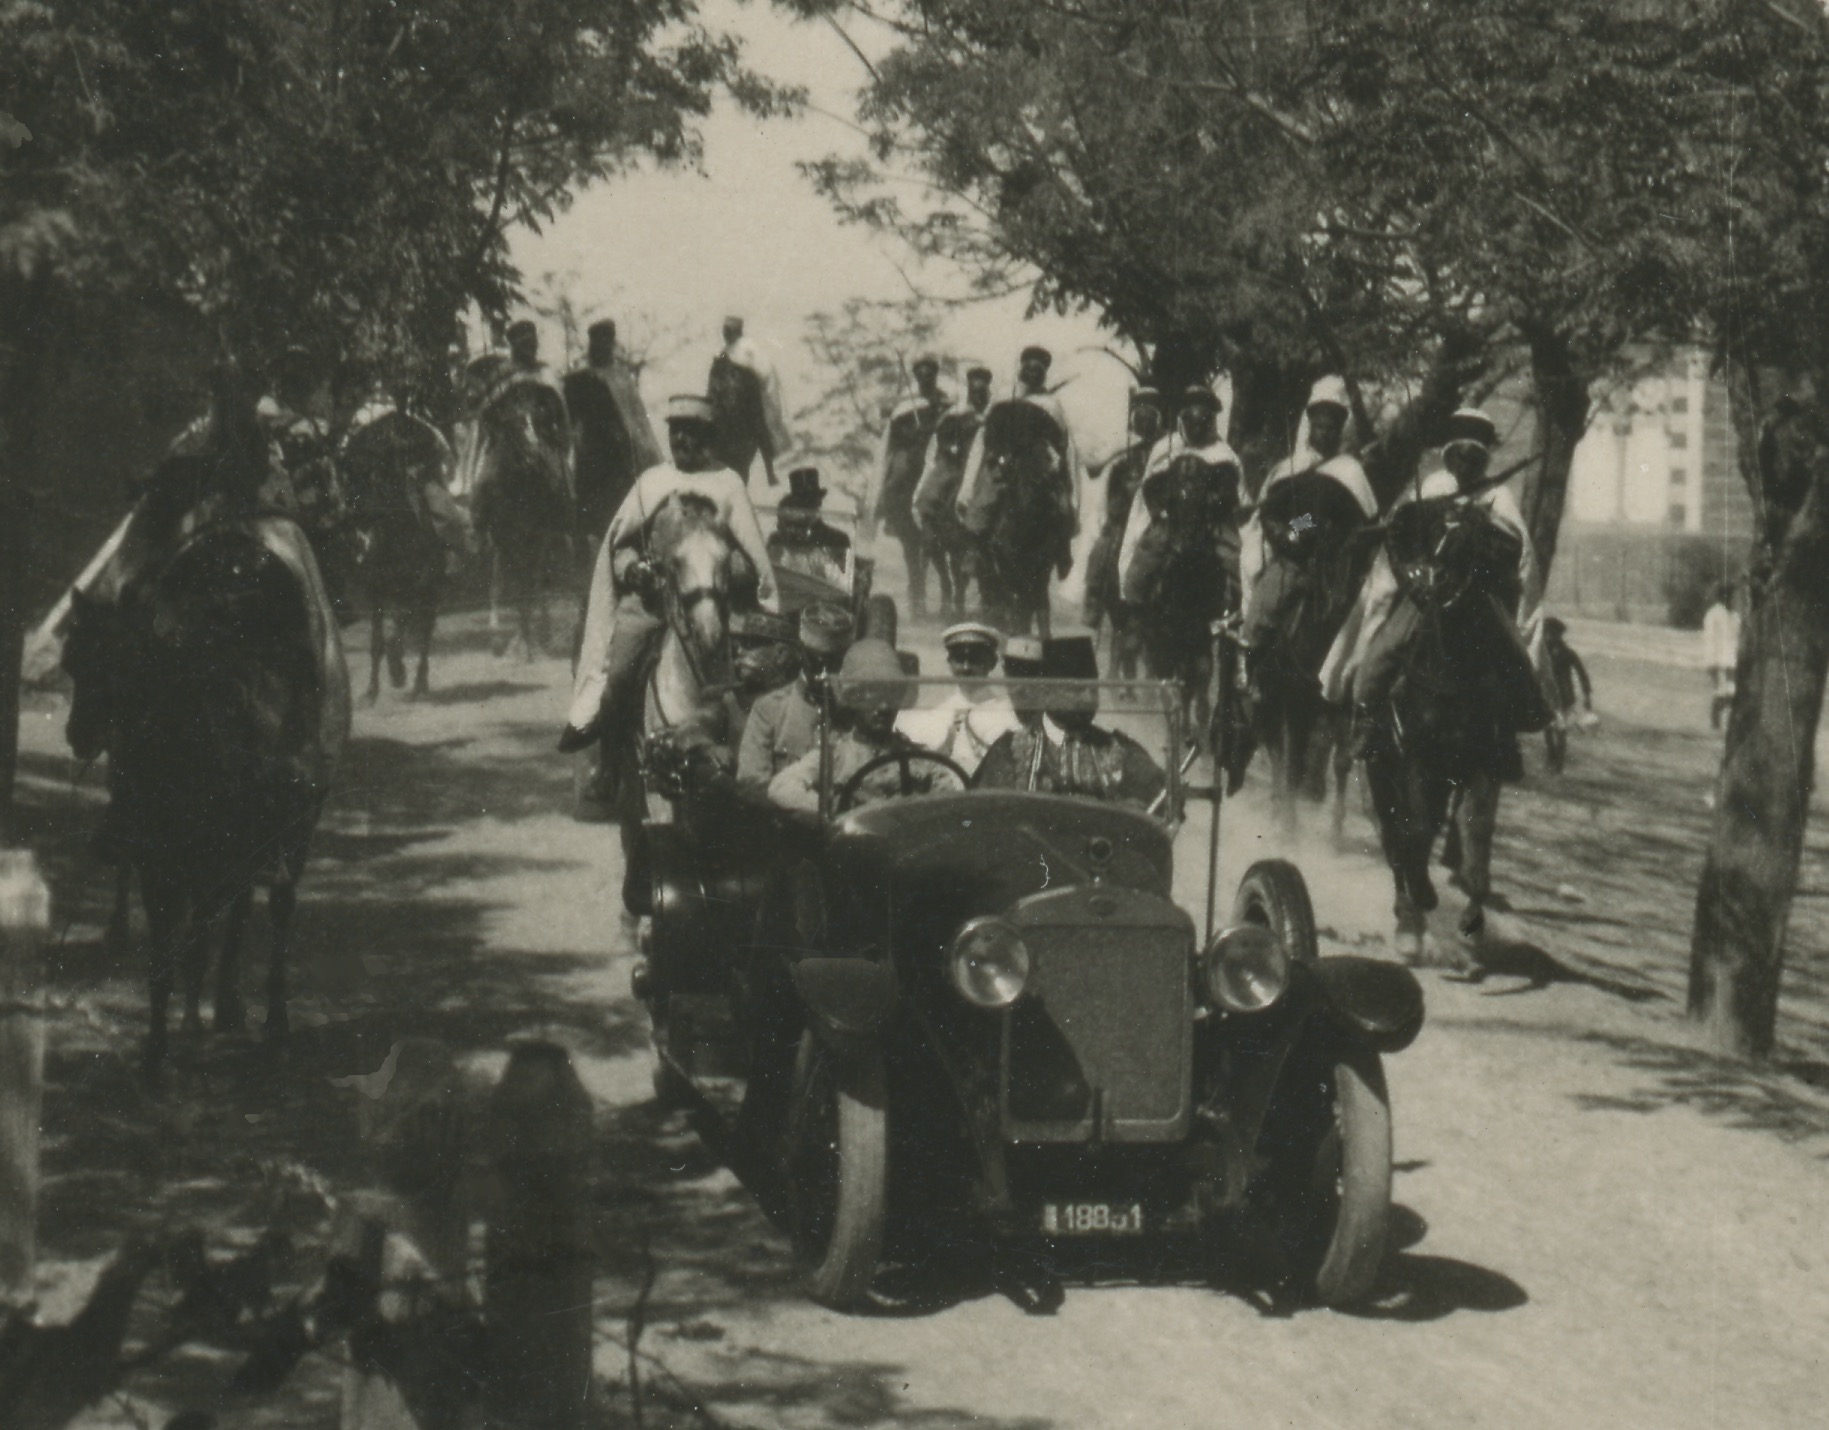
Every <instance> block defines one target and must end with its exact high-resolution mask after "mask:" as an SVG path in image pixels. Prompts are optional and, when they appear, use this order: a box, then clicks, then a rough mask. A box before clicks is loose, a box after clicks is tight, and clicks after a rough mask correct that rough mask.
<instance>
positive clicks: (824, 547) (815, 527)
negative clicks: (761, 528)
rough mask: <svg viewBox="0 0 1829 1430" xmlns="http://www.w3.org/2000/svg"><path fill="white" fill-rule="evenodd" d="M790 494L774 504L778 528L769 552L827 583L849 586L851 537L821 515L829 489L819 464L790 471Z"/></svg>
mask: <svg viewBox="0 0 1829 1430" xmlns="http://www.w3.org/2000/svg"><path fill="white" fill-rule="evenodd" d="M787 485H788V494H787V495H786V496H784V497H783V498H782V499H781V501H780V503H779V504H778V505H777V506H776V508H775V530H774V534H773V535H771V536H770V537H769V539H768V552H769V556H770V557H771V558H772V559H773V560H774V561H775V562H776V563H777V564H779V565H782V566H786V567H788V568H789V569H791V570H796V571H800V572H802V573H804V574H806V575H809V576H816V577H818V578H819V579H820V580H821V581H824V582H826V583H827V584H828V585H832V586H841V587H848V585H849V581H850V570H849V568H850V561H851V538H850V537H849V536H847V535H845V533H844V532H842V531H840V530H839V529H838V528H837V527H835V526H833V525H831V524H830V523H829V522H826V521H824V520H822V519H821V517H820V515H819V512H820V508H821V507H822V506H824V505H825V500H826V489H825V487H824V486H822V485H821V484H820V481H819V468H818V467H796V468H794V470H793V471H791V472H789V473H788V474H787Z"/></svg>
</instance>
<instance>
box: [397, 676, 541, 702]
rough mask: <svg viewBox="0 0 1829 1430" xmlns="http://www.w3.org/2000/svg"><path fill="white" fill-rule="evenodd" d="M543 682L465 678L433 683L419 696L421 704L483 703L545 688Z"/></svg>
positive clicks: (527, 693)
mask: <svg viewBox="0 0 1829 1430" xmlns="http://www.w3.org/2000/svg"><path fill="white" fill-rule="evenodd" d="M546 688H547V687H546V685H545V684H544V683H543V682H540V681H533V680H466V681H461V682H459V683H458V684H456V685H435V686H433V687H432V689H431V690H430V692H428V693H427V694H425V695H422V696H420V697H419V702H418V703H420V704H422V705H483V704H486V703H487V702H489V701H491V700H500V699H503V698H504V697H507V696H514V695H529V694H532V693H533V692H534V691H536V690H545V689H546Z"/></svg>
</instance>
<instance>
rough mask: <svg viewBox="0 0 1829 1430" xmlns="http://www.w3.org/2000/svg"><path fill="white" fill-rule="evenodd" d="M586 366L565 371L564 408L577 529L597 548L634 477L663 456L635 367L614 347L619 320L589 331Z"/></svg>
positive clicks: (594, 327) (608, 321)
mask: <svg viewBox="0 0 1829 1430" xmlns="http://www.w3.org/2000/svg"><path fill="white" fill-rule="evenodd" d="M585 341H586V344H587V346H586V351H585V361H584V366H582V367H580V368H576V369H574V370H573V371H571V372H568V373H567V374H566V375H565V379H564V382H563V384H562V388H563V393H564V397H565V409H566V412H567V414H568V415H569V416H570V418H571V429H572V451H573V460H572V479H573V484H574V487H575V490H576V492H577V500H578V530H579V532H580V534H582V535H583V537H584V538H585V539H586V540H587V541H588V542H589V543H590V545H591V547H592V548H595V547H596V545H597V543H598V542H600V541H602V540H603V533H604V531H605V530H606V529H607V528H608V526H609V523H610V517H611V515H612V514H613V513H614V512H615V510H616V508H617V507H618V506H620V505H621V504H622V499H623V497H625V496H627V495H628V491H629V487H630V486H631V484H633V482H634V481H635V478H636V477H637V476H639V475H640V474H641V473H642V472H645V471H647V469H648V468H649V467H652V466H655V465H657V464H658V463H659V462H660V460H661V452H660V444H659V443H658V442H656V441H655V439H654V427H653V425H652V424H651V423H650V422H649V421H648V409H647V407H646V406H645V405H644V404H643V402H642V400H641V386H640V383H639V382H638V381H637V378H636V374H635V370H634V369H633V368H632V367H630V365H629V364H628V363H627V362H625V361H623V359H622V357H621V355H620V354H619V353H618V352H617V350H616V324H615V323H614V322H612V321H611V320H610V319H608V318H604V319H601V320H600V321H598V322H595V323H592V324H591V325H590V327H589V328H587V329H586V330H585Z"/></svg>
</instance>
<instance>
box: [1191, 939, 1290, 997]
mask: <svg viewBox="0 0 1829 1430" xmlns="http://www.w3.org/2000/svg"><path fill="white" fill-rule="evenodd" d="M1290 969H1291V960H1290V957H1289V951H1288V950H1287V949H1285V948H1284V947H1283V941H1282V940H1281V939H1279V938H1278V937H1277V936H1276V934H1275V933H1274V932H1273V931H1272V930H1270V929H1269V928H1267V927H1265V926H1264V925H1263V924H1260V923H1253V922H1245V923H1237V924H1230V925H1228V926H1227V927H1225V928H1223V929H1221V930H1220V931H1219V932H1218V933H1216V934H1214V935H1213V939H1212V941H1211V942H1210V943H1209V944H1208V945H1207V947H1206V949H1205V951H1204V952H1203V953H1202V954H1201V957H1200V981H1201V985H1202V987H1203V988H1204V989H1205V991H1206V995H1207V999H1208V1001H1209V1002H1211V1003H1212V1004H1213V1006H1214V1007H1216V1008H1220V1009H1223V1010H1224V1011H1226V1012H1228V1013H1245V1014H1249V1013H1262V1012H1265V1011H1267V1010H1269V1009H1271V1008H1274V1007H1275V1006H1276V1005H1277V1003H1279V1002H1280V1001H1281V1000H1282V997H1283V995H1284V994H1285V993H1287V992H1288V991H1289V980H1290Z"/></svg>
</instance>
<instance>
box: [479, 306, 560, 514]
mask: <svg viewBox="0 0 1829 1430" xmlns="http://www.w3.org/2000/svg"><path fill="white" fill-rule="evenodd" d="M507 336H508V363H507V364H506V366H505V367H503V368H502V369H501V371H500V372H499V373H498V374H497V375H496V376H495V377H494V378H493V380H492V381H490V383H489V385H488V386H487V388H486V389H485V390H484V392H483V394H482V396H481V399H480V400H479V402H478V404H477V416H476V443H475V459H476V469H477V471H478V472H479V473H483V474H490V473H493V474H494V476H495V478H496V480H479V481H478V483H477V485H476V487H475V490H474V491H473V492H472V494H471V508H470V510H471V514H472V515H473V516H474V517H475V519H476V524H477V527H478V528H479V529H480V530H483V531H488V530H490V529H491V528H492V527H493V526H494V524H495V522H494V515H495V513H494V511H493V508H494V507H495V506H496V505H497V504H498V503H499V502H500V501H502V500H504V499H505V498H504V496H503V494H502V493H501V492H500V491H499V490H498V485H499V479H500V477H501V476H502V475H503V473H502V471H501V469H500V468H499V467H497V466H496V465H495V464H493V463H491V462H489V461H488V460H487V458H486V453H487V451H488V449H489V448H490V447H492V446H494V445H496V444H498V443H503V442H504V441H505V440H508V433H507V430H506V429H508V428H511V427H515V426H518V425H519V424H520V423H521V422H522V421H523V420H527V421H530V422H531V423H532V426H533V430H532V436H533V439H534V447H535V450H536V451H537V453H538V460H539V464H540V467H541V475H542V476H543V478H544V482H543V485H544V488H545V490H546V491H547V492H548V493H549V494H550V495H551V496H552V497H553V498H555V499H556V500H559V501H562V502H563V503H564V505H565V507H566V509H567V512H568V514H569V512H570V509H571V508H572V506H573V504H574V502H575V497H574V495H573V486H572V434H571V418H570V417H569V416H568V415H567V413H566V410H565V394H564V393H563V392H561V391H560V389H559V385H558V383H556V382H555V381H554V380H553V376H552V373H551V371H550V369H548V368H547V366H546V364H545V363H543V362H542V361H541V360H540V330H539V329H538V328H536V327H535V326H534V325H533V323H532V322H531V321H530V320H529V319H526V318H522V319H519V320H518V321H516V322H513V323H510V324H509V325H508V334H507ZM517 435H518V434H517Z"/></svg>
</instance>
